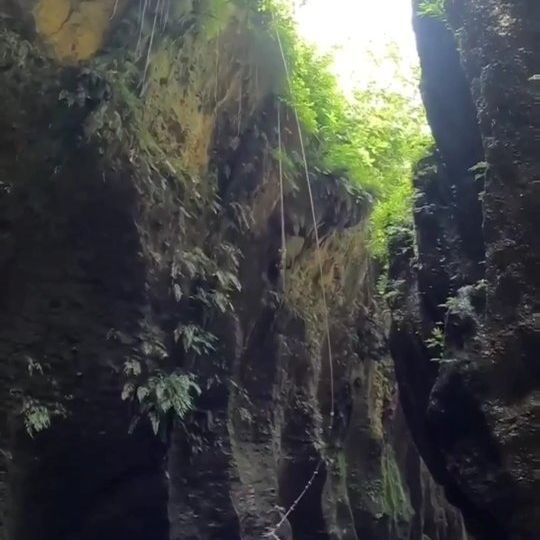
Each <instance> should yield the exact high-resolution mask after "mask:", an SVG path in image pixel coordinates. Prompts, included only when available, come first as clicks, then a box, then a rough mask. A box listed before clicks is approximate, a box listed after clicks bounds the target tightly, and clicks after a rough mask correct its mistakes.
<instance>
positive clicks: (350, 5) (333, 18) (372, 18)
mask: <svg viewBox="0 0 540 540" xmlns="http://www.w3.org/2000/svg"><path fill="white" fill-rule="evenodd" d="M296 4H297V7H296V18H297V20H298V25H299V28H300V32H301V34H302V35H303V36H304V37H305V38H306V39H307V40H308V41H310V42H312V43H315V44H316V45H317V46H318V47H319V49H320V50H321V51H322V52H331V51H332V50H334V51H335V52H334V55H335V71H336V74H337V75H338V76H339V79H340V81H341V84H342V86H343V88H344V90H345V91H350V90H352V88H353V87H354V86H358V85H362V83H363V82H369V81H368V79H371V80H373V79H376V80H377V81H379V82H381V83H383V84H385V85H390V86H391V85H392V82H393V80H394V79H395V77H394V76H395V65H394V64H392V63H390V62H386V63H385V62H382V63H380V64H379V65H378V66H377V67H376V66H375V64H374V62H373V60H372V59H371V58H372V57H370V54H369V51H372V53H373V54H374V56H375V57H377V58H381V57H383V56H384V54H385V50H386V49H387V45H388V43H395V44H396V45H397V50H398V51H399V54H400V56H401V57H402V58H403V62H404V63H405V64H406V65H409V66H415V65H416V64H417V62H418V58H417V53H416V45H415V40H414V34H413V30H412V23H411V16H412V15H411V9H412V8H411V0H296ZM302 4H303V5H302Z"/></svg>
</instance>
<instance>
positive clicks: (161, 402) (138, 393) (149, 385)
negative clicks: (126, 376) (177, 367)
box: [122, 372, 201, 435]
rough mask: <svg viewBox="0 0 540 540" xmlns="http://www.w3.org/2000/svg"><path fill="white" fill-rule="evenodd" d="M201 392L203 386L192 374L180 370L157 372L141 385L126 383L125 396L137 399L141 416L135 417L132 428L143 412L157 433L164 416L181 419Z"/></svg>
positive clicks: (125, 398) (123, 393)
mask: <svg viewBox="0 0 540 540" xmlns="http://www.w3.org/2000/svg"><path fill="white" fill-rule="evenodd" d="M200 393H201V389H200V387H199V386H198V385H197V383H196V382H195V381H194V379H193V376H192V375H186V374H184V373H178V372H173V373H171V374H165V373H162V372H158V373H157V374H155V375H153V376H151V377H150V378H149V379H148V380H147V381H146V382H144V383H140V384H138V385H137V384H134V383H132V382H128V383H126V384H125V385H124V390H123V392H122V399H123V400H124V401H125V400H132V401H136V402H137V403H138V405H139V409H140V416H137V417H135V420H134V422H133V423H132V425H131V428H130V430H131V431H132V430H133V429H134V428H135V426H136V424H137V423H138V421H139V419H140V417H141V416H143V417H146V418H147V419H148V420H149V421H150V424H151V426H152V429H153V431H154V433H155V434H156V435H157V433H158V432H159V430H160V426H162V425H163V420H164V419H166V418H167V417H172V418H176V419H179V420H182V419H183V418H185V416H186V415H187V414H188V413H189V412H190V411H191V410H192V408H193V398H194V397H195V396H198V395H199V394H200Z"/></svg>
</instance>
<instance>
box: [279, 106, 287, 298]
mask: <svg viewBox="0 0 540 540" xmlns="http://www.w3.org/2000/svg"><path fill="white" fill-rule="evenodd" d="M277 132H278V152H279V156H278V157H279V197H280V205H281V280H282V283H283V293H284V294H285V292H286V290H287V289H286V282H285V268H286V264H287V238H286V236H285V197H284V194H283V155H282V150H283V145H282V141H281V103H280V101H279V100H278V102H277Z"/></svg>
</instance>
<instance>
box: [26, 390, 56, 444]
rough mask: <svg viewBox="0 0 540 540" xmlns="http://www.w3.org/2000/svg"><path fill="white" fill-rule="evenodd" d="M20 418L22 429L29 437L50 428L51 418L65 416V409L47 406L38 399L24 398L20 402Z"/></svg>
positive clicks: (53, 405)
mask: <svg viewBox="0 0 540 540" xmlns="http://www.w3.org/2000/svg"><path fill="white" fill-rule="evenodd" d="M21 416H22V418H23V422H24V428H25V429H26V432H27V433H28V435H29V436H30V437H34V435H35V434H36V433H40V432H41V431H44V430H46V429H48V428H50V427H51V422H52V418H53V417H55V416H61V417H65V416H66V410H65V408H64V407H63V406H62V405H60V404H52V405H51V404H49V403H45V402H43V401H40V400H39V399H36V398H32V397H28V396H25V397H24V398H23V401H22V407H21Z"/></svg>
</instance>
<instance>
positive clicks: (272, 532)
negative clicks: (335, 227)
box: [267, 13, 335, 538]
mask: <svg viewBox="0 0 540 540" xmlns="http://www.w3.org/2000/svg"><path fill="white" fill-rule="evenodd" d="M272 19H273V22H274V27H275V31H276V38H277V42H278V45H279V50H280V53H281V59H282V61H283V67H284V68H285V75H286V78H287V85H288V88H289V92H291V91H292V85H291V77H290V73H289V67H288V65H287V58H286V56H285V51H284V49H283V43H282V42H281V37H280V35H279V30H278V27H277V24H276V18H275V14H274V13H272ZM292 109H293V111H294V117H295V120H296V126H297V130H298V137H299V140H300V150H301V153H302V160H303V162H304V174H305V177H306V185H307V190H308V195H309V203H310V206H311V217H312V220H313V230H314V236H315V245H316V252H317V262H318V267H319V274H320V280H321V293H322V301H323V310H324V323H325V331H326V343H327V351H328V366H329V375H330V429H331V428H332V425H333V420H334V414H335V409H334V361H333V354H332V343H331V341H330V316H329V310H328V302H327V299H326V290H325V287H324V270H323V263H322V255H321V243H320V237H319V230H318V227H317V214H316V212H315V200H314V197H313V190H312V189H311V180H310V178H309V168H308V163H307V155H306V148H305V144H304V137H303V135H302V126H301V124H300V118H299V116H298V111H297V110H296V107H294V106H293V107H292ZM278 120H280V118H279V116H278ZM280 165H281V163H280ZM323 462H324V460H323V457H322V455H321V457H320V459H319V461H318V463H317V466H316V467H315V470H314V471H313V474H312V475H311V477H310V479H309V480H308V482H307V484H306V485H305V487H304V489H303V490H302V491H301V492H300V494H299V495H298V497H297V498H296V499H295V500H294V501H293V503H292V504H291V506H290V507H289V509H288V510H287V511H286V512H285V514H284V515H283V517H282V518H281V520H280V521H279V523H278V524H277V525H276V526H275V527H274V528H273V529H272V530H270V531H269V532H268V533H267V537H270V538H275V537H276V532H277V531H278V529H279V528H280V527H281V526H282V525H283V523H285V521H286V520H287V518H288V517H289V516H290V515H291V513H292V512H293V511H294V510H295V509H296V507H297V506H298V504H299V503H300V501H301V500H302V499H303V498H304V496H305V495H306V493H307V492H308V491H309V489H310V488H311V486H312V484H313V482H314V481H315V478H316V477H317V475H318V474H319V472H320V470H321V467H322V464H323Z"/></svg>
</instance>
